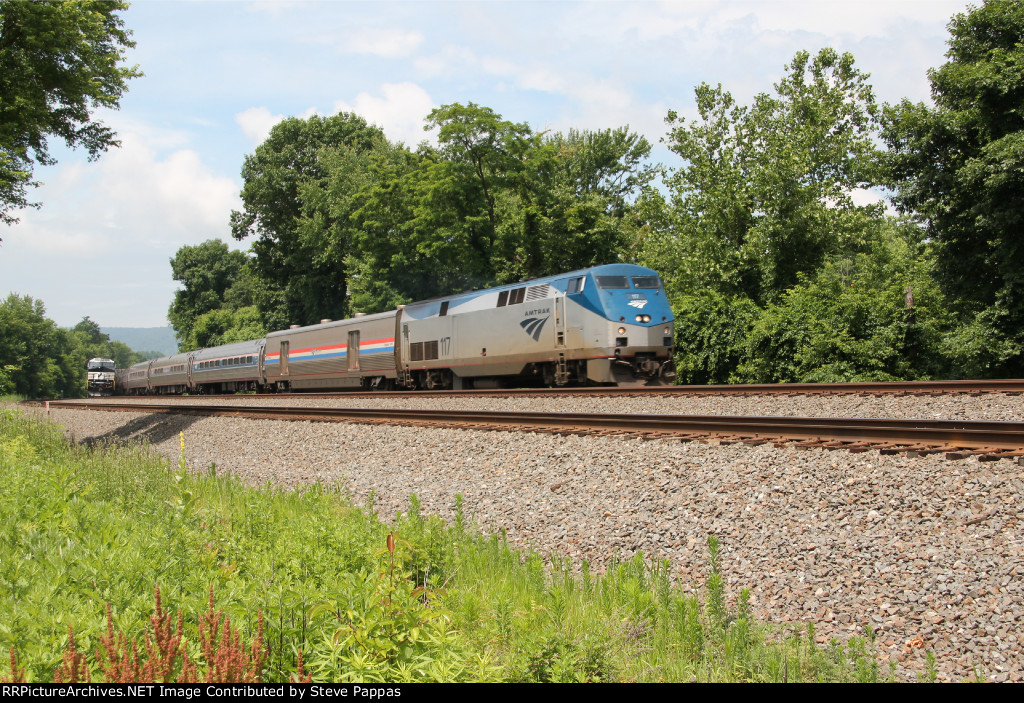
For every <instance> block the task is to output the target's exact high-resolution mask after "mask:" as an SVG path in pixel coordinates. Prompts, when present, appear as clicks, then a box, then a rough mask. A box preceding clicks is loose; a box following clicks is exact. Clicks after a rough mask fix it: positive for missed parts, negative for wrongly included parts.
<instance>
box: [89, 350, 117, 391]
mask: <svg viewBox="0 0 1024 703" xmlns="http://www.w3.org/2000/svg"><path fill="white" fill-rule="evenodd" d="M85 372H86V391H87V392H88V395H89V397H90V398H96V397H100V396H108V395H114V388H115V382H114V375H115V372H116V370H115V369H114V360H113V359H104V358H102V357H96V358H95V359H89V361H87V362H86V363H85Z"/></svg>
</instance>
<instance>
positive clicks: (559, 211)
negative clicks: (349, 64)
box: [348, 103, 653, 312]
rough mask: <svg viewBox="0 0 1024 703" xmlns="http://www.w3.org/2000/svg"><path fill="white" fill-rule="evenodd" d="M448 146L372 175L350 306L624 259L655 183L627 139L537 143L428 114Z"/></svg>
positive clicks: (515, 128) (351, 263)
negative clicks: (639, 200) (633, 218)
mask: <svg viewBox="0 0 1024 703" xmlns="http://www.w3.org/2000/svg"><path fill="white" fill-rule="evenodd" d="M429 119H430V121H431V125H433V126H435V127H437V128H438V131H439V142H440V146H439V148H437V149H433V148H430V147H426V146H421V147H420V149H419V150H418V151H417V152H416V153H415V154H412V153H409V152H407V151H405V150H401V152H400V153H399V152H394V153H393V154H392V155H391V156H389V157H388V158H387V159H383V158H382V159H380V160H378V161H376V162H374V164H373V165H372V166H371V169H370V171H369V172H368V173H369V174H370V177H369V179H368V180H367V182H366V186H365V187H364V189H363V190H362V191H361V192H360V193H359V194H358V200H360V201H361V206H360V207H359V209H358V210H356V211H355V213H354V215H353V217H352V223H353V225H354V228H353V235H352V242H353V253H352V255H351V256H350V257H349V259H348V268H349V272H350V279H349V290H350V293H351V294H352V298H353V305H354V306H355V307H356V308H357V309H359V310H362V311H367V312H369V311H379V310H383V309H387V308H392V307H394V305H396V304H401V303H405V302H409V301H410V300H420V299H424V298H431V297H435V296H439V295H446V294H449V293H452V292H456V291H462V290H467V289H470V288H480V287H484V286H488V285H494V284H496V283H508V282H514V281H519V280H526V279H529V278H535V277H538V276H544V275H551V274H557V273H561V272H564V271H570V270H573V269H577V268H582V267H585V266H591V265H595V264H602V263H609V262H612V261H617V260H620V259H621V258H622V254H623V250H624V249H625V248H626V246H627V242H628V240H629V236H630V235H629V233H630V223H629V222H628V221H627V215H628V214H629V212H630V211H631V207H632V201H633V200H634V199H635V197H636V196H637V194H638V193H639V192H640V190H641V189H642V188H644V187H645V186H646V185H647V184H648V183H649V182H650V180H651V177H652V173H653V172H652V170H651V169H650V168H648V167H646V166H644V164H643V161H644V159H646V157H647V156H648V155H649V153H650V145H649V144H648V143H647V141H646V140H645V139H644V138H643V137H641V136H639V135H637V134H635V133H632V132H630V131H629V130H628V129H626V128H620V129H615V130H602V131H597V132H590V131H577V130H570V131H569V133H568V134H566V135H563V134H558V133H556V134H534V133H532V131H531V130H530V128H529V127H528V126H527V125H524V124H516V123H513V122H509V121H506V120H504V119H502V117H501V115H498V114H496V113H495V112H494V111H493V110H491V109H489V108H486V107H480V106H478V105H474V104H473V103H470V104H468V105H466V106H463V105H460V104H453V105H446V106H444V107H443V108H439V109H438V110H435V111H434V112H432V113H431V116H430V118H429Z"/></svg>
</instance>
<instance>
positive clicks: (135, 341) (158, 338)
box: [100, 327, 178, 356]
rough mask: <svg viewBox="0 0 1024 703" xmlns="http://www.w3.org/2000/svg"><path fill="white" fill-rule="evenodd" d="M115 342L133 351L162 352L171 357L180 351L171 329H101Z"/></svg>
mask: <svg viewBox="0 0 1024 703" xmlns="http://www.w3.org/2000/svg"><path fill="white" fill-rule="evenodd" d="M100 331H101V332H103V334H108V335H110V339H111V340H113V341H115V342H124V343H125V344H127V345H128V346H129V347H131V348H132V350H133V351H137V352H160V354H161V355H163V356H170V355H171V354H175V353H177V351H178V340H177V338H175V336H174V329H173V328H171V327H100Z"/></svg>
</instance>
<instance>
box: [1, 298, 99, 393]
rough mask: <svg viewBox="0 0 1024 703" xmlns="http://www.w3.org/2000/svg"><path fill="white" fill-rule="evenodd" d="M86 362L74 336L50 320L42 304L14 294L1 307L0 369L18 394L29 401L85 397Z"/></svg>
mask: <svg viewBox="0 0 1024 703" xmlns="http://www.w3.org/2000/svg"><path fill="white" fill-rule="evenodd" d="M86 358H87V357H86V356H85V354H84V352H83V351H81V349H80V348H79V346H78V340H77V338H76V337H75V333H73V332H72V331H70V330H62V329H59V328H58V327H57V325H56V324H55V323H54V322H53V320H50V319H48V318H47V317H46V307H45V306H44V305H43V302H42V301H41V300H33V299H32V298H30V297H29V296H27V295H26V296H19V295H15V294H14V293H11V294H10V295H9V296H7V299H6V300H5V301H4V302H3V303H0V369H3V370H5V372H6V373H5V375H7V376H8V377H9V378H8V379H7V383H6V385H13V391H14V392H15V393H17V394H19V395H23V396H25V397H27V398H58V397H72V398H73V397H79V396H82V395H84V393H85V362H86ZM11 381H13V384H12V383H10V382H11Z"/></svg>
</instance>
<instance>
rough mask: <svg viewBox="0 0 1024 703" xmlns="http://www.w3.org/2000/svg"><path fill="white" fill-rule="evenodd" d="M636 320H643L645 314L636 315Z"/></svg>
mask: <svg viewBox="0 0 1024 703" xmlns="http://www.w3.org/2000/svg"><path fill="white" fill-rule="evenodd" d="M636 321H637V322H643V321H644V316H643V315H637V316H636Z"/></svg>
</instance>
